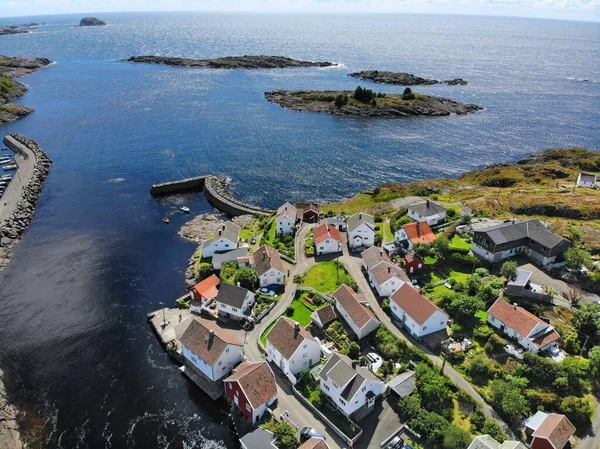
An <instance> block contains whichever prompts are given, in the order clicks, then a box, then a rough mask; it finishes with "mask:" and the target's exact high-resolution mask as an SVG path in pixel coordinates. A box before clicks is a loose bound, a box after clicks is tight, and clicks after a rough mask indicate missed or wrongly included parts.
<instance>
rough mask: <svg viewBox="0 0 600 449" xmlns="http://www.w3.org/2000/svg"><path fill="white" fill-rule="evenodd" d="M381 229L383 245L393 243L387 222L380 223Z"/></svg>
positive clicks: (392, 236)
mask: <svg viewBox="0 0 600 449" xmlns="http://www.w3.org/2000/svg"><path fill="white" fill-rule="evenodd" d="M381 229H383V243H389V242H393V241H394V234H392V229H391V228H390V221H389V220H385V221H384V222H383V223H381Z"/></svg>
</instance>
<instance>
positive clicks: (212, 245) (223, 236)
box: [202, 221, 240, 258]
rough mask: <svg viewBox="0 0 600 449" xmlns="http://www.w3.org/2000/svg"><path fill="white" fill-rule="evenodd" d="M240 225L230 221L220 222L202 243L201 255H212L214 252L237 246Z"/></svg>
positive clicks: (229, 249) (228, 249)
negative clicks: (210, 235)
mask: <svg viewBox="0 0 600 449" xmlns="http://www.w3.org/2000/svg"><path fill="white" fill-rule="evenodd" d="M239 241H240V227H239V226H238V225H236V224H235V223H233V222H231V221H227V222H225V223H221V224H219V225H218V226H217V228H216V229H215V234H214V236H213V237H211V238H210V239H207V240H205V241H204V243H203V244H202V257H203V258H204V257H212V256H213V255H214V254H215V253H220V252H226V251H231V250H233V249H236V248H237V247H238V243H239Z"/></svg>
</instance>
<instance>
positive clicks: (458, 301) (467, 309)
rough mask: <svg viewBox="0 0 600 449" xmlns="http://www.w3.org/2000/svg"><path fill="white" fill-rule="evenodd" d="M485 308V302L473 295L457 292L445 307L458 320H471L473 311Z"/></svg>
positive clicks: (473, 314) (473, 315) (473, 316)
mask: <svg viewBox="0 0 600 449" xmlns="http://www.w3.org/2000/svg"><path fill="white" fill-rule="evenodd" d="M484 308H485V303H484V302H483V301H482V300H481V299H479V298H476V297H475V296H468V295H464V294H457V295H454V297H452V301H451V302H450V305H449V306H448V307H446V309H447V310H448V312H449V313H450V315H452V317H453V318H454V319H456V320H457V321H458V322H461V323H466V322H472V321H473V320H474V319H475V313H477V312H478V311H479V310H483V309H484Z"/></svg>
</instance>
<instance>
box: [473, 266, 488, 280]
mask: <svg viewBox="0 0 600 449" xmlns="http://www.w3.org/2000/svg"><path fill="white" fill-rule="evenodd" d="M475 274H476V275H477V276H479V277H482V278H484V277H487V276H489V275H490V270H488V269H487V268H483V267H481V268H477V269H476V270H475Z"/></svg>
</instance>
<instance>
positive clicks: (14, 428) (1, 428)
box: [0, 370, 23, 449]
mask: <svg viewBox="0 0 600 449" xmlns="http://www.w3.org/2000/svg"><path fill="white" fill-rule="evenodd" d="M2 377H3V372H2V370H0V448H2V449H22V448H23V443H22V441H21V434H20V433H19V426H18V425H17V414H18V410H17V409H16V407H14V406H13V405H11V404H9V402H8V399H7V398H6V391H5V390H4V382H2Z"/></svg>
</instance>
